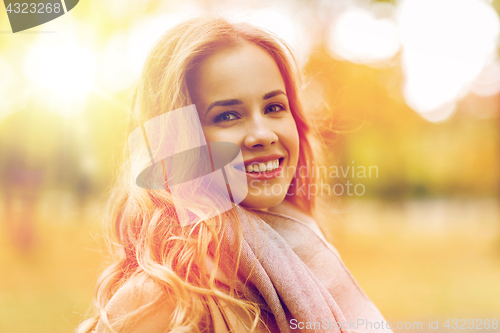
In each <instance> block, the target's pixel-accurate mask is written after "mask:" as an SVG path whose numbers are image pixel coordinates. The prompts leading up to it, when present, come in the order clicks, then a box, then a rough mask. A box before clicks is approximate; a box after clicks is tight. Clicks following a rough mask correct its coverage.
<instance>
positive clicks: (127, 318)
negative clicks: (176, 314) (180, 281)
mask: <svg viewBox="0 0 500 333" xmlns="http://www.w3.org/2000/svg"><path fill="white" fill-rule="evenodd" d="M174 309H175V302H174V301H173V300H171V299H169V297H168V296H167V294H166V293H165V292H163V290H162V288H161V287H160V286H159V285H158V284H157V283H155V282H154V281H153V280H152V279H150V278H145V277H139V276H134V277H131V278H129V279H128V280H127V281H126V282H125V283H124V284H123V285H122V286H121V287H120V288H119V289H118V290H117V291H116V293H115V294H114V295H113V296H112V297H111V299H110V300H109V302H108V304H107V305H106V307H105V311H106V314H107V317H108V321H109V323H110V324H111V325H112V327H113V329H114V330H115V331H117V332H127V333H129V332H130V333H142V332H148V333H156V332H158V333H159V332H165V331H166V330H167V328H168V325H169V322H170V315H171V314H172V312H173V311H174ZM105 332H106V333H107V332H111V331H110V330H109V329H108V328H107V327H106V325H105V324H104V321H103V320H102V318H101V319H100V320H99V322H98V323H97V326H96V329H95V333H105Z"/></svg>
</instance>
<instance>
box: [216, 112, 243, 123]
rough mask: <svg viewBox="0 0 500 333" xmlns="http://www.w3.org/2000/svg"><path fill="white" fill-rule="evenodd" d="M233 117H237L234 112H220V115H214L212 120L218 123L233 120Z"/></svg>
mask: <svg viewBox="0 0 500 333" xmlns="http://www.w3.org/2000/svg"><path fill="white" fill-rule="evenodd" d="M235 119H238V117H237V116H236V115H235V114H234V113H232V112H224V113H221V114H220V115H218V116H217V117H215V119H214V122H215V123H219V122H224V121H231V120H235Z"/></svg>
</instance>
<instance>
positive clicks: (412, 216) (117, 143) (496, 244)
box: [0, 0, 500, 333]
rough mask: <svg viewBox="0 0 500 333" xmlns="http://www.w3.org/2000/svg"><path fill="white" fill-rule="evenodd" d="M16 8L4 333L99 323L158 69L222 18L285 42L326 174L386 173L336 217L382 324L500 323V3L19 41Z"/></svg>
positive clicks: (139, 7)
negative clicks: (109, 229)
mask: <svg viewBox="0 0 500 333" xmlns="http://www.w3.org/2000/svg"><path fill="white" fill-rule="evenodd" d="M3 10H4V9H3V5H2V6H0V271H1V272H2V274H1V277H0V332H8V333H11V332H15V333H25V332H26V333H28V332H39V333H42V332H51V333H59V332H61V333H62V332H72V331H73V330H74V328H75V327H76V325H78V323H79V322H81V320H82V319H83V318H84V316H85V313H86V311H87V310H88V309H89V307H90V305H91V300H92V296H93V292H94V287H95V284H96V281H97V277H98V275H99V273H100V272H101V271H102V270H103V268H104V267H105V266H106V263H107V262H108V260H110V258H109V257H108V255H107V248H106V243H105V240H104V238H103V234H102V225H103V223H104V222H105V221H103V219H102V217H103V208H104V206H105V205H106V203H107V199H108V196H109V190H110V188H111V185H112V184H113V181H114V180H115V177H116V175H117V173H118V168H119V166H120V163H121V161H122V159H123V158H124V156H123V153H122V152H123V148H124V145H125V142H126V138H127V134H128V132H127V130H128V129H127V112H128V111H129V105H130V103H131V98H132V93H133V88H134V85H135V83H136V81H137V78H138V76H139V73H140V70H141V66H142V63H143V61H144V58H145V56H146V54H147V51H148V50H149V48H150V47H151V45H152V43H153V42H154V41H155V40H156V39H157V38H158V37H159V36H160V35H161V34H162V33H163V32H164V31H165V30H166V29H168V28H169V27H172V26H173V25H175V24H176V23H178V22H181V21H182V20H184V19H187V18H190V17H192V16H196V15H205V14H207V13H215V14H220V15H224V16H227V17H230V18H232V19H235V20H238V19H240V20H244V21H249V22H252V23H254V24H257V25H260V26H262V27H264V28H266V29H269V30H271V31H273V32H275V33H277V34H278V35H280V36H282V37H283V38H284V39H286V40H287V41H288V42H289V43H290V44H291V45H292V46H293V47H294V48H295V50H296V51H297V54H298V59H299V62H300V64H301V66H302V69H303V72H304V74H305V80H304V84H305V94H306V96H307V98H308V110H309V111H310V116H311V118H312V119H315V127H316V130H317V133H319V134H321V135H322V141H320V143H319V144H320V145H322V147H323V148H324V150H325V151H326V152H327V153H328V159H327V163H328V165H330V166H342V167H344V168H346V167H348V166H353V167H354V166H356V167H366V168H368V167H369V166H376V168H377V171H378V172H377V176H374V175H372V177H362V178H360V177H357V176H356V174H355V175H354V177H352V174H347V175H346V177H344V178H343V179H330V180H329V181H331V183H332V184H334V183H341V184H345V182H346V181H350V182H351V183H353V184H362V185H363V194H362V195H356V194H354V195H347V194H346V193H343V194H342V195H336V194H332V195H330V196H326V197H324V198H323V209H324V211H325V212H326V216H328V227H329V230H330V231H331V233H332V236H333V239H334V245H335V246H336V247H337V249H338V250H339V252H340V254H341V256H342V258H343V260H344V262H345V264H346V266H347V267H348V268H349V269H350V271H351V273H352V274H353V275H354V277H355V278H356V280H357V281H358V283H359V284H360V285H361V287H362V288H363V290H364V291H365V292H366V293H367V295H368V296H369V297H370V298H371V299H372V300H373V302H374V303H375V304H376V305H377V306H378V308H379V309H380V311H381V312H382V314H383V315H384V317H385V318H386V319H387V320H388V321H391V322H392V323H396V322H398V321H402V322H422V323H423V329H421V330H412V329H403V330H397V329H395V331H411V332H416V331H430V330H429V329H428V327H427V324H428V321H429V320H431V321H435V320H440V322H441V323H444V321H445V320H446V319H459V320H460V319H465V320H469V319H475V320H476V319H482V320H485V319H489V320H492V319H498V320H500V283H499V282H500V205H499V204H500V201H499V195H500V177H499V174H500V172H499V171H500V170H499V169H500V168H499V167H500V147H499V146H500V117H499V113H500V59H499V41H500V39H499V38H500V37H499V36H500V35H499V34H500V20H499V12H500V1H498V0H494V1H487V0H460V1H452V0H434V1H430V0H405V1H356V0H292V1H259V0H252V1H223V0H221V1H211V0H197V1H180V2H176V1H171V0H169V1H159V0H141V1H134V0H120V1H118V0H109V1H95V0H87V1H80V3H79V4H78V5H77V6H76V7H75V8H74V9H73V10H72V11H71V12H68V13H67V14H66V15H64V16H62V17H60V18H58V19H56V20H54V21H51V22H48V23H46V24H44V25H42V26H39V27H35V28H32V29H30V30H27V31H24V32H19V33H16V34H12V32H11V30H10V26H9V21H8V18H7V15H6V13H5V12H4V11H3ZM448 330H449V329H446V328H443V327H441V328H440V330H439V331H440V332H441V331H442V332H444V331H448ZM434 331H435V330H434ZM465 331H467V332H471V331H475V330H473V329H467V330H465Z"/></svg>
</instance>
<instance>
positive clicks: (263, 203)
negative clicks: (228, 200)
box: [240, 194, 285, 209]
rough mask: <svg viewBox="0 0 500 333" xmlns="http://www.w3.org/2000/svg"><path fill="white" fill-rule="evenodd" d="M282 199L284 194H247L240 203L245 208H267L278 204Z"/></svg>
mask: <svg viewBox="0 0 500 333" xmlns="http://www.w3.org/2000/svg"><path fill="white" fill-rule="evenodd" d="M284 199H285V196H282V195H279V196H276V195H269V196H262V195H259V196H252V195H251V194H249V195H247V197H246V198H245V200H243V201H242V202H241V203H240V205H241V206H242V207H244V208H247V209H268V208H272V207H275V206H277V205H279V204H280V203H281V202H283V200H284Z"/></svg>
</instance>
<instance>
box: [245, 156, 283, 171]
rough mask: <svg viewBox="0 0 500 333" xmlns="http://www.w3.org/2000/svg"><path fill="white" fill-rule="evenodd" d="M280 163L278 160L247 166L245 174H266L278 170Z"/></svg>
mask: <svg viewBox="0 0 500 333" xmlns="http://www.w3.org/2000/svg"><path fill="white" fill-rule="evenodd" d="M279 166H280V162H279V159H277V160H274V161H268V162H267V163H263V162H261V163H256V164H252V165H248V166H247V167H246V170H247V172H250V173H251V172H266V171H273V170H276V169H277V168H279Z"/></svg>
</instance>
